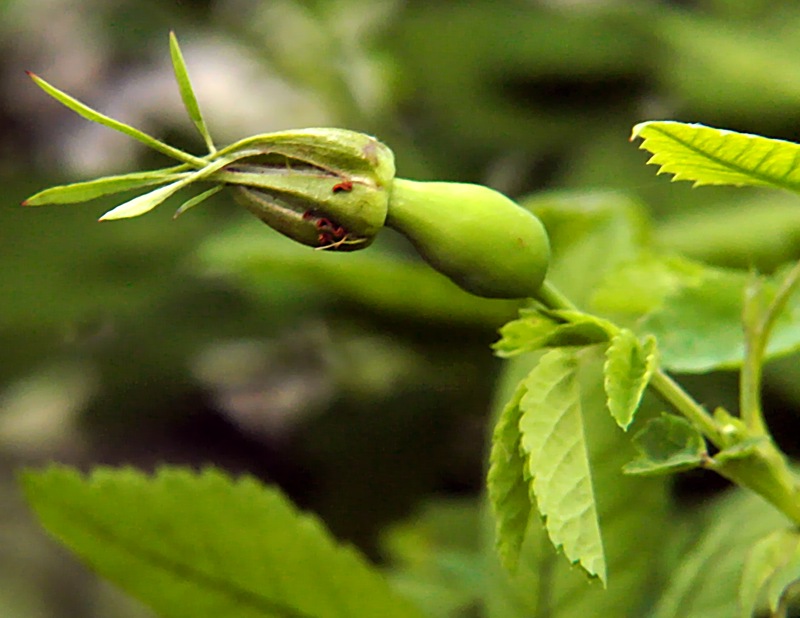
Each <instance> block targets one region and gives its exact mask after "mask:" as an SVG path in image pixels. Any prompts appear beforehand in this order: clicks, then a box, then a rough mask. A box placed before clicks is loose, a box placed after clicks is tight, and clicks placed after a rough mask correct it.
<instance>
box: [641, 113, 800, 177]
mask: <svg viewBox="0 0 800 618" xmlns="http://www.w3.org/2000/svg"><path fill="white" fill-rule="evenodd" d="M637 137H638V138H643V139H644V141H643V142H642V144H641V148H642V149H644V150H648V151H650V152H652V153H653V156H652V157H651V158H650V160H649V161H648V163H651V164H653V165H658V166H660V169H659V171H658V173H659V174H672V175H673V176H674V180H691V181H694V183H695V185H696V186H697V185H737V186H742V185H750V186H762V187H772V188H775V189H785V190H787V191H794V192H798V191H800V167H798V161H800V145H798V144H795V143H793V142H787V141H784V140H779V139H769V138H766V137H761V136H759V135H750V134H747V133H736V132H734V131H726V130H723V129H715V128H712V127H706V126H703V125H699V124H685V123H682V122H672V121H651V122H642V123H640V124H637V125H636V126H635V127H633V133H632V136H631V139H635V138H637Z"/></svg>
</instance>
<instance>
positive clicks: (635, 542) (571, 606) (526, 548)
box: [482, 346, 682, 618]
mask: <svg viewBox="0 0 800 618" xmlns="http://www.w3.org/2000/svg"><path fill="white" fill-rule="evenodd" d="M538 357H539V355H534V354H531V355H525V356H519V357H516V358H514V359H513V360H511V361H509V362H508V363H506V370H505V372H504V375H503V377H502V380H501V384H500V393H499V395H498V398H497V402H498V404H500V403H502V402H504V401H506V400H507V399H508V398H509V397H510V396H511V393H512V392H513V389H514V388H515V387H516V385H517V384H518V382H519V380H521V379H523V378H524V377H525V375H527V374H528V373H529V372H530V370H531V369H532V368H533V367H534V366H535V364H536V362H537V361H538ZM579 358H580V363H579V372H578V374H579V375H578V379H579V382H580V391H581V408H582V412H583V423H584V432H585V434H586V436H587V437H588V438H589V439H588V441H587V444H586V445H587V448H588V449H589V460H590V465H591V471H592V486H593V489H594V494H595V498H596V500H597V511H598V516H599V520H600V522H601V529H602V535H603V550H604V553H605V556H606V564H607V571H608V588H605V587H604V586H603V584H602V583H601V582H600V580H598V579H587V577H586V574H585V572H584V571H583V569H579V568H575V566H573V565H572V564H570V563H569V562H568V561H567V560H565V559H564V556H563V555H561V554H560V553H558V552H556V550H555V549H554V548H553V545H552V543H551V542H550V540H549V539H548V537H547V531H546V529H545V527H544V523H543V522H542V520H541V518H540V517H536V516H535V514H534V515H533V517H532V518H531V521H530V523H529V525H528V531H527V534H526V537H525V542H524V544H523V546H522V552H521V554H520V561H519V567H518V569H517V571H516V573H514V574H513V575H512V574H510V573H508V571H506V570H505V569H503V568H502V567H501V566H500V564H499V562H497V564H495V565H494V568H492V569H491V571H490V572H489V573H488V576H487V577H486V579H487V580H488V581H487V582H486V586H487V588H488V590H487V594H488V596H487V602H486V614H485V615H486V617H487V618H522V617H525V618H575V617H576V616H587V617H590V616H591V617H594V616H613V617H617V616H619V617H630V618H633V617H634V616H635V617H639V616H645V615H646V612H645V608H646V607H649V606H651V605H652V603H653V593H654V591H655V590H659V589H660V588H661V587H662V585H663V581H664V580H663V577H664V576H665V575H666V572H665V571H664V570H662V569H661V568H659V567H658V566H657V565H659V564H663V563H664V559H665V555H667V554H671V553H673V552H680V548H681V543H682V539H681V538H680V534H679V530H681V529H682V528H681V526H682V524H681V522H680V521H679V520H678V518H676V517H675V512H674V508H673V499H672V493H671V479H670V478H669V477H640V476H627V475H623V474H622V473H621V471H620V469H621V468H622V466H623V465H624V464H625V463H626V462H628V461H630V460H631V459H632V458H633V457H634V456H635V452H634V450H633V446H632V445H631V439H630V436H628V435H626V434H624V433H623V432H621V431H619V429H618V428H617V426H616V424H615V423H613V422H609V418H608V411H607V410H606V404H605V394H604V391H603V362H604V351H603V350H602V349H601V348H600V347H599V346H598V347H593V348H590V349H586V350H584V351H583V352H581V354H580V355H579ZM656 403H657V402H656V401H655V398H653V397H649V396H647V397H645V401H644V402H643V404H642V408H641V409H640V410H639V413H638V418H639V419H643V418H644V419H646V418H650V416H651V415H652V414H653V413H654V412H655V405H654V404H656ZM499 412H500V409H499V405H498V409H497V413H499ZM484 526H485V528H486V529H485V531H484V534H483V535H482V536H483V538H484V541H485V546H486V550H485V551H487V552H492V553H493V547H492V545H493V542H494V522H493V521H491V520H490V519H489V518H485V520H484Z"/></svg>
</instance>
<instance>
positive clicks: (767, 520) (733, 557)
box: [652, 490, 786, 618]
mask: <svg viewBox="0 0 800 618" xmlns="http://www.w3.org/2000/svg"><path fill="white" fill-rule="evenodd" d="M691 526H692V528H693V529H694V530H695V531H696V532H697V534H698V535H699V536H698V538H697V540H696V542H695V543H694V545H693V546H692V547H690V548H688V549H687V550H684V551H682V552H681V554H680V559H679V560H677V561H676V563H675V568H674V569H673V570H672V572H671V573H670V576H669V581H668V583H667V585H666V586H664V587H663V589H662V594H661V598H660V599H659V601H658V603H657V606H656V608H655V611H654V612H653V613H652V618H731V616H739V615H740V613H741V608H740V605H739V591H740V586H741V584H742V574H743V571H744V564H745V559H744V556H745V555H746V553H747V551H748V550H749V549H750V548H751V547H752V546H753V544H754V543H756V542H757V541H758V540H759V539H761V538H763V537H764V536H766V535H767V534H769V533H771V532H773V531H775V530H778V529H781V530H782V529H784V528H785V527H786V518H785V516H784V515H783V514H781V513H780V512H779V511H778V510H777V509H775V508H774V507H772V506H771V505H769V504H768V503H767V502H766V501H764V499H763V498H761V497H760V496H757V495H755V494H753V493H752V492H748V491H745V490H732V491H728V492H727V493H726V494H725V495H724V496H723V497H722V499H718V500H716V501H714V502H712V503H710V504H709V505H708V506H707V507H704V508H703V510H702V512H701V519H699V520H698V518H697V517H696V516H695V518H694V520H693V521H692V522H691Z"/></svg>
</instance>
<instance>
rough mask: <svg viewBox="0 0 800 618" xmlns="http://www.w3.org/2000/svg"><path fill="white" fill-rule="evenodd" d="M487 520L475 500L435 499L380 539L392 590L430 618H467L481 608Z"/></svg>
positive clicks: (471, 498)
mask: <svg viewBox="0 0 800 618" xmlns="http://www.w3.org/2000/svg"><path fill="white" fill-rule="evenodd" d="M486 519H487V518H486V517H485V512H484V511H483V509H482V508H481V506H480V504H479V503H478V501H477V500H476V499H475V498H473V497H469V498H455V499H454V498H437V499H436V500H435V501H433V502H429V503H426V504H424V505H423V506H422V508H419V509H417V510H416V511H415V512H414V513H412V514H411V515H410V516H409V517H408V519H406V520H404V521H402V522H400V523H399V524H393V525H391V526H390V527H389V528H388V530H386V531H384V532H383V533H382V534H381V549H382V551H381V553H382V555H385V556H387V558H388V562H389V564H390V565H391V570H390V571H389V573H388V574H387V575H388V578H389V581H390V583H391V584H392V587H393V588H394V589H395V590H398V591H399V592H402V594H403V595H404V596H406V597H408V598H411V599H413V600H414V601H415V602H416V604H417V605H418V606H419V607H420V608H421V609H423V610H424V611H425V614H426V616H429V617H430V618H434V617H441V618H453V617H454V616H465V615H468V613H469V611H470V609H471V608H472V609H474V607H475V606H477V605H478V604H479V603H481V602H482V600H483V598H484V596H485V591H486V588H487V586H488V585H489V578H487V576H486V564H485V563H486V560H485V557H484V556H483V555H482V553H481V552H480V551H479V548H480V543H479V541H480V538H481V534H480V532H481V531H480V524H481V523H483V522H484V521H485V520H486Z"/></svg>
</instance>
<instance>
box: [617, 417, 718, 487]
mask: <svg viewBox="0 0 800 618" xmlns="http://www.w3.org/2000/svg"><path fill="white" fill-rule="evenodd" d="M633 443H634V446H635V447H636V450H637V451H638V452H639V457H638V458H637V459H635V460H634V461H632V462H630V463H628V464H626V465H625V466H624V467H623V472H625V474H643V475H653V474H672V473H674V472H681V471H683V470H691V469H692V468H697V467H699V466H701V465H703V464H704V463H705V462H707V461H708V460H709V458H708V453H707V452H706V444H705V440H704V439H703V436H702V435H701V434H700V432H699V431H698V430H697V429H695V427H694V425H692V424H691V423H690V422H689V421H687V420H686V419H684V418H683V417H680V416H675V415H674V414H667V413H664V414H662V415H661V418H655V419H652V420H650V421H648V422H647V424H646V425H645V426H644V428H643V429H642V430H641V431H639V432H638V433H637V434H636V435H634V436H633Z"/></svg>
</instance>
